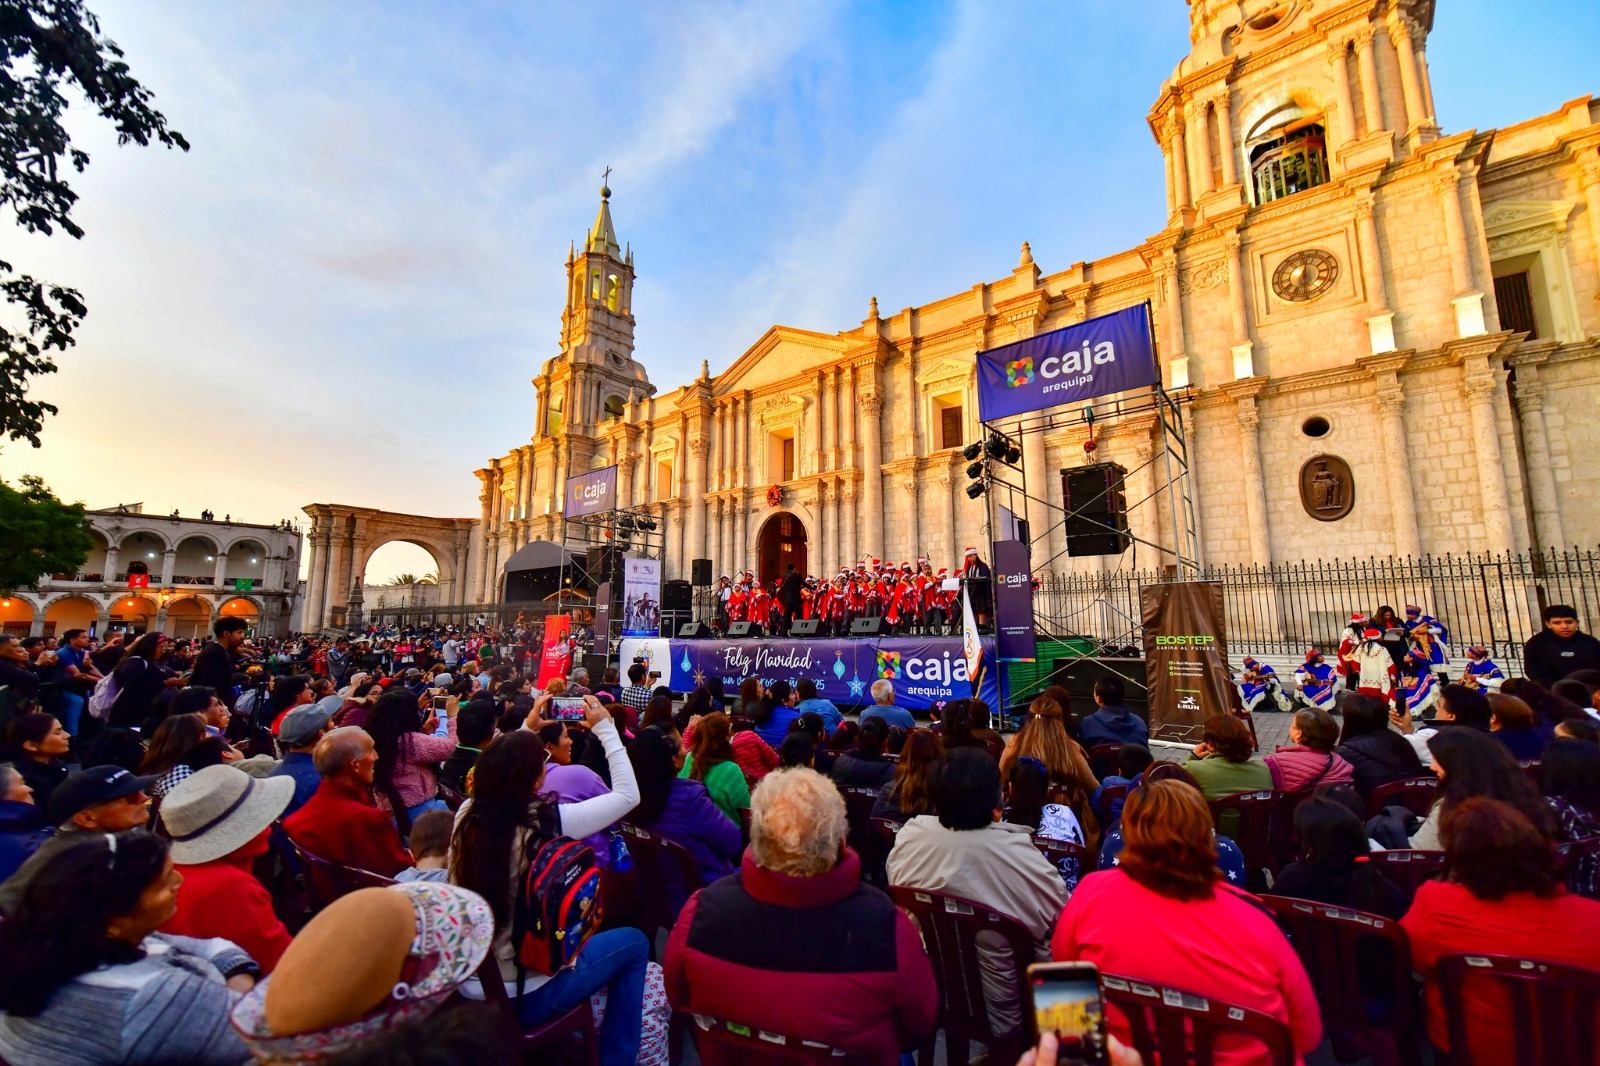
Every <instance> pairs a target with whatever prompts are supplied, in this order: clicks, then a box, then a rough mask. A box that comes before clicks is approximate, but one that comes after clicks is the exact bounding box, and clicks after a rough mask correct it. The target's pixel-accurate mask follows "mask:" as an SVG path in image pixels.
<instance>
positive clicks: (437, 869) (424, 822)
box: [394, 811, 456, 881]
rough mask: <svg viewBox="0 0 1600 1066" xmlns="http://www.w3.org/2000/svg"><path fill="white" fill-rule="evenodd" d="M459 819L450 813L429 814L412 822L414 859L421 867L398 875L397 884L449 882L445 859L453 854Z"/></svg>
mask: <svg viewBox="0 0 1600 1066" xmlns="http://www.w3.org/2000/svg"><path fill="white" fill-rule="evenodd" d="M455 820H456V816H455V815H454V814H451V813H450V812H449V811H426V812H424V813H423V814H420V815H418V816H417V820H416V821H415V822H412V823H411V856H412V858H414V859H416V861H417V864H416V865H415V866H413V867H412V868H411V869H409V870H401V871H400V872H399V873H398V874H395V878H394V879H395V880H396V881H448V880H449V879H450V878H449V872H448V871H447V870H446V869H445V865H444V864H445V858H446V856H447V855H449V853H450V830H451V829H452V828H453V827H454V826H455Z"/></svg>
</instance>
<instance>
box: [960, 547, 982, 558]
mask: <svg viewBox="0 0 1600 1066" xmlns="http://www.w3.org/2000/svg"><path fill="white" fill-rule="evenodd" d="M961 554H962V556H963V557H965V556H968V555H977V554H978V549H977V548H968V549H967V550H966V551H964V552H962V553H961Z"/></svg>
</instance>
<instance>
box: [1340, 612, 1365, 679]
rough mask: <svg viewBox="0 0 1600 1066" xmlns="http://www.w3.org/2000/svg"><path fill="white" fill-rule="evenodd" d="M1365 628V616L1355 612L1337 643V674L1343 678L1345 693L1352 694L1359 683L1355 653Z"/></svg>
mask: <svg viewBox="0 0 1600 1066" xmlns="http://www.w3.org/2000/svg"><path fill="white" fill-rule="evenodd" d="M1366 628H1367V616H1366V615H1364V614H1362V613H1361V612H1360V611H1357V612H1356V613H1355V614H1353V615H1351V616H1350V625H1349V627H1348V628H1346V630H1345V634H1344V639H1343V640H1341V641H1339V664H1338V667H1337V672H1338V674H1339V676H1340V677H1342V678H1344V687H1345V690H1346V691H1347V692H1354V691H1355V690H1356V688H1357V686H1358V685H1359V683H1360V675H1361V665H1360V664H1359V663H1357V662H1356V652H1358V651H1360V650H1361V642H1362V639H1363V638H1362V633H1363V632H1364V631H1365V630H1366Z"/></svg>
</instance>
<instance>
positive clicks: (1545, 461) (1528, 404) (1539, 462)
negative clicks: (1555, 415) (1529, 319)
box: [1516, 363, 1567, 551]
mask: <svg viewBox="0 0 1600 1066" xmlns="http://www.w3.org/2000/svg"><path fill="white" fill-rule="evenodd" d="M1516 390H1517V414H1518V416H1519V421H1520V422H1521V423H1522V450H1523V452H1524V453H1525V454H1526V459H1527V466H1526V469H1527V472H1528V492H1529V494H1530V495H1531V496H1532V497H1533V528H1534V537H1535V538H1536V539H1537V540H1538V542H1539V543H1538V544H1537V545H1536V547H1537V548H1541V549H1546V550H1549V549H1553V550H1556V551H1560V550H1561V549H1563V548H1565V547H1567V535H1566V532H1565V531H1564V530H1563V529H1562V527H1561V497H1560V495H1559V493H1558V492H1557V489H1556V475H1555V471H1554V470H1553V469H1552V466H1551V462H1550V437H1549V434H1548V432H1547V429H1546V426H1545V420H1544V383H1543V382H1541V381H1540V380H1539V379H1538V377H1537V370H1536V369H1535V367H1534V366H1533V364H1531V363H1530V364H1524V365H1522V366H1519V367H1518V368H1517V382H1516Z"/></svg>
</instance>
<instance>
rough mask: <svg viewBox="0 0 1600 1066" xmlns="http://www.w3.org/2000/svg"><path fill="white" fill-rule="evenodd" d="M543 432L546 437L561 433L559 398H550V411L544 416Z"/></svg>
mask: <svg viewBox="0 0 1600 1066" xmlns="http://www.w3.org/2000/svg"><path fill="white" fill-rule="evenodd" d="M544 431H545V433H546V435H548V436H552V437H553V436H555V435H556V434H557V433H560V432H561V397H560V396H552V397H550V411H549V413H548V414H546V415H545V420H544Z"/></svg>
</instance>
